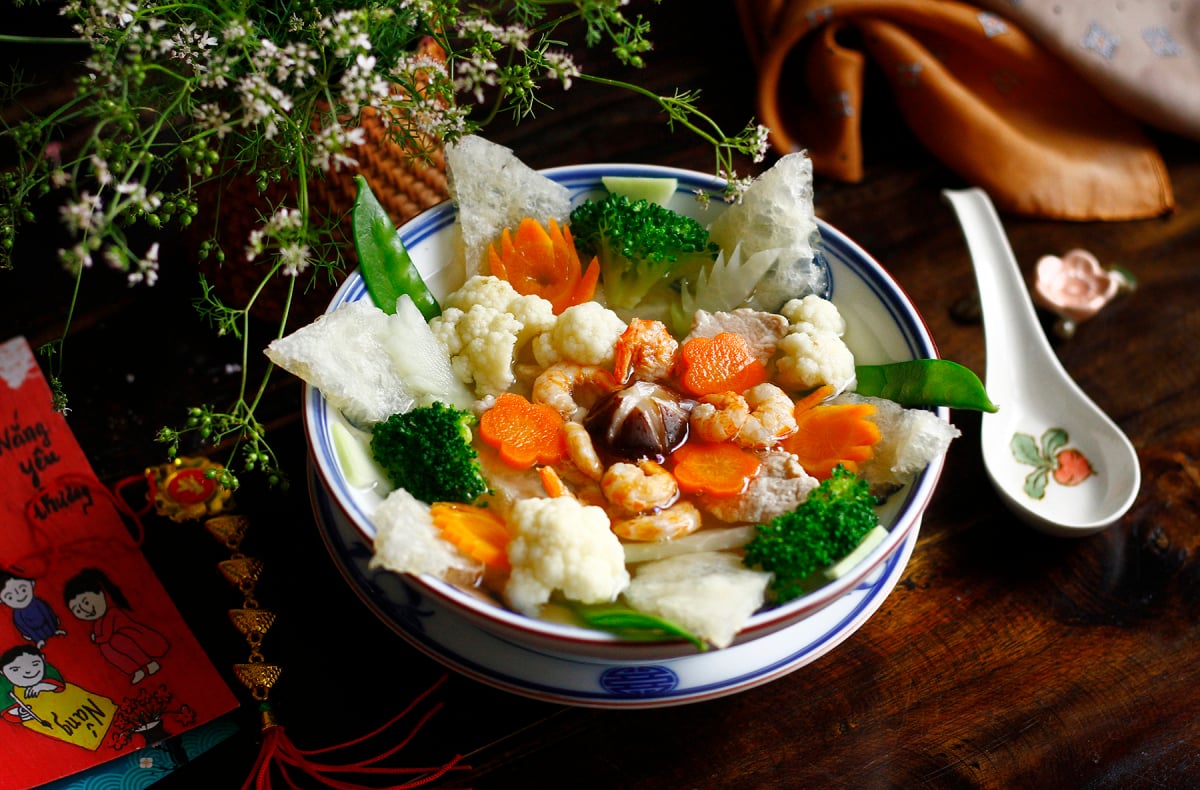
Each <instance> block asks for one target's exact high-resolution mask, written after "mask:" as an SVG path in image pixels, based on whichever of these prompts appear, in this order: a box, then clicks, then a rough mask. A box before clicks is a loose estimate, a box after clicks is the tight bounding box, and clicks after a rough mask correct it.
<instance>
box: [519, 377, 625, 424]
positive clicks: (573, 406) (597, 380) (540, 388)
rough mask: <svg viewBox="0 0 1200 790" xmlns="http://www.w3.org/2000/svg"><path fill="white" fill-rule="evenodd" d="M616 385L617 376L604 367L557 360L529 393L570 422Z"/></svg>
mask: <svg viewBox="0 0 1200 790" xmlns="http://www.w3.org/2000/svg"><path fill="white" fill-rule="evenodd" d="M616 388H617V382H616V379H614V378H613V375H612V374H611V373H609V372H608V371H607V370H605V369H604V368H602V367H599V366H597V365H580V364H577V363H575V362H556V363H554V364H553V365H551V366H550V367H548V368H546V369H545V370H543V371H542V372H541V374H540V375H538V377H537V378H536V379H535V380H534V382H533V390H532V392H531V393H530V394H531V400H533V402H534V403H545V404H548V405H550V406H553V407H554V408H555V409H556V410H557V411H558V413H559V414H561V415H562V416H563V419H564V420H566V421H567V422H579V421H581V420H582V419H583V418H584V416H585V415H586V414H587V410H588V408H590V407H591V406H592V404H593V403H595V402H596V401H597V400H599V399H600V398H601V397H603V396H604V395H607V394H608V393H610V392H612V391H613V390H614V389H616ZM585 395H586V396H587V399H586V400H585V401H584V403H582V404H581V403H580V402H579V401H580V400H583V396H585Z"/></svg>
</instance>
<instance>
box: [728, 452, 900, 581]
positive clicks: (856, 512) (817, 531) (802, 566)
mask: <svg viewBox="0 0 1200 790" xmlns="http://www.w3.org/2000/svg"><path fill="white" fill-rule="evenodd" d="M875 505H876V499H875V497H874V496H873V495H872V494H871V493H870V490H869V485H868V483H867V481H866V480H865V479H864V478H861V477H859V476H858V475H856V474H854V473H853V472H849V471H847V470H846V468H845V467H843V466H841V465H839V466H838V467H837V468H835V469H834V470H833V473H832V475H830V477H829V479H827V480H825V481H824V482H822V483H821V484H820V485H819V486H817V487H816V488H815V489H813V491H812V492H810V493H809V495H808V498H807V499H805V500H804V501H803V502H802V503H800V505H798V506H797V507H796V508H795V509H794V510H792V511H790V512H788V513H784V514H783V515H781V516H777V517H776V518H774V519H772V520H771V522H770V523H769V524H759V525H757V526H756V527H755V536H754V538H752V539H751V540H750V542H749V543H748V544H747V545H746V555H745V558H744V560H743V562H744V563H745V565H746V566H747V567H752V568H761V569H762V570H764V571H770V572H772V573H773V574H775V576H774V578H773V579H772V580H771V584H770V586H769V588H768V589H769V590H770V592H771V594H772V596H773V597H774V599H775V601H776V602H777V603H785V602H787V601H790V600H792V599H793V598H798V597H799V596H800V595H803V594H804V593H805V592H807V590H808V589H809V585H808V584H807V583H806V582H807V580H808V577H809V576H811V575H812V574H813V573H814V572H816V571H818V570H821V569H822V568H826V567H829V566H830V565H832V564H833V563H835V562H837V561H838V560H840V559H841V558H843V557H845V556H846V555H847V554H849V553H850V552H851V551H853V550H854V548H855V547H856V546H858V544H859V543H861V542H862V539H863V538H864V537H866V535H867V533H868V532H870V531H871V530H872V529H874V528H875V527H876V526H877V525H878V523H879V516H878V515H877V514H876V513H875Z"/></svg>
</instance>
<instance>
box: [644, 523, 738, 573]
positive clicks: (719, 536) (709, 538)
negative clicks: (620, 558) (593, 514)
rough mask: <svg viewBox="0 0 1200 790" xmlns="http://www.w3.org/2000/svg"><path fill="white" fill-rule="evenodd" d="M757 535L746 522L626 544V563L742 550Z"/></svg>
mask: <svg viewBox="0 0 1200 790" xmlns="http://www.w3.org/2000/svg"><path fill="white" fill-rule="evenodd" d="M753 537H754V525H753V524H746V525H743V526H740V527H712V528H710V529H702V530H700V531H699V532H693V533H692V534H691V535H684V536H683V537H682V538H675V539H674V540H664V541H660V542H656V543H626V544H624V546H625V562H627V563H629V564H631V565H632V564H634V563H638V562H651V561H653V560H664V559H666V558H667V557H677V556H679V555H680V554H694V553H696V552H699V551H727V550H729V549H740V548H741V547H742V546H745V545H746V544H747V543H749V542H750V539H751V538H753Z"/></svg>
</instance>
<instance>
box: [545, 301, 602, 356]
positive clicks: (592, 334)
mask: <svg viewBox="0 0 1200 790" xmlns="http://www.w3.org/2000/svg"><path fill="white" fill-rule="evenodd" d="M624 331H625V322H624V321H622V320H621V317H620V316H618V315H617V314H616V313H614V312H613V311H612V310H609V309H608V308H607V307H604V306H603V305H601V304H599V303H598V302H584V303H583V304H578V305H575V306H573V307H568V308H567V309H566V310H563V311H562V315H560V316H559V317H558V320H557V321H556V322H555V323H554V328H553V329H551V330H550V331H549V332H546V333H545V334H542V335H539V336H538V337H536V338H534V340H533V357H534V359H536V360H537V362H538V364H539V365H541V366H542V367H544V368H548V367H550V366H551V365H553V364H554V363H555V362H561V361H563V360H567V361H570V362H578V363H579V364H581V365H600V366H601V367H611V366H612V363H613V351H614V348H615V347H616V344H617V338H619V337H620V336H621V333H622V332H624Z"/></svg>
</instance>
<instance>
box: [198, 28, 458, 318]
mask: <svg viewBox="0 0 1200 790" xmlns="http://www.w3.org/2000/svg"><path fill="white" fill-rule="evenodd" d="M422 51H423V52H425V53H426V54H429V55H432V56H434V57H439V58H440V57H442V53H441V51H440V49H437V48H436V45H434V44H432V43H431V42H430V41H428V40H427V41H426V42H423V45H422ZM361 125H362V128H363V130H364V131H365V133H366V140H365V142H364V143H363V144H362V145H361V146H359V147H358V148H357V149H355V150H353V151H351V152H349V153H350V155H351V156H352V157H353V158H354V159H356V160H357V162H358V165H357V167H355V168H343V169H342V170H339V171H330V172H329V173H327V174H326V175H325V177H324V178H323V179H321V180H318V181H316V182H314V183H311V184H310V185H309V201H310V208H311V210H312V212H313V214H314V216H315V218H316V219H317V220H318V221H320V222H321V223H322V224H323V225H326V226H330V225H332V226H333V227H334V229H335V232H334V241H335V242H336V243H337V244H338V245H339V247H340V249H341V251H342V255H343V256H344V257H345V259H346V260H347V261H348V263H349V264H351V265H355V264H357V261H356V260H355V255H354V244H353V241H352V239H353V237H352V233H351V231H352V228H351V209H352V208H353V206H354V200H355V197H356V195H357V188H356V186H355V183H354V177H355V176H356V175H359V174H361V175H363V176H364V177H365V178H366V180H367V183H368V184H369V185H370V186H371V191H372V192H374V193H375V196H376V197H377V198H378V199H379V201H380V203H382V204H383V206H384V208H386V209H387V211H388V214H389V215H391V218H392V221H393V222H394V223H395V224H396V225H400V224H402V223H404V222H405V221H407V220H409V219H411V218H412V217H414V216H416V215H417V214H419V213H420V212H421V211H424V210H425V209H427V208H430V207H431V206H434V205H436V204H438V203H440V202H442V201H443V200H445V199H446V197H447V195H448V193H447V189H446V162H445V158H444V156H443V150H442V147H441V146H440V145H436V144H431V145H429V146H427V148H428V152H427V155H421V154H418V153H416V152H414V151H413V150H411V149H410V148H408V147H406V146H404V145H401V144H398V143H396V142H394V141H393V140H391V139H389V136H388V132H387V125H386V122H385V120H384V119H382V118H381V117H380V116H379V115H378V114H377V113H375V112H374V111H373V110H371V109H367V110H364V111H363V115H362V120H361ZM295 190H296V185H295V183H294V182H289V181H279V182H273V183H271V184H269V185H268V187H267V189H266V190H265V191H263V192H260V191H259V190H258V189H257V187H256V186H255V184H254V181H253V179H252V178H251V177H250V176H248V175H240V174H239V175H234V176H231V177H230V178H227V179H220V180H218V181H214V182H211V184H210V185H208V186H207V187H206V188H205V190H204V191H203V192H202V193H201V196H200V201H199V202H200V214H199V215H198V216H197V218H196V221H195V222H193V223H192V228H194V229H195V233H194V234H191V242H192V243H193V244H195V245H198V244H199V243H200V241H201V240H202V239H204V238H208V237H209V234H211V233H212V232H213V229H214V227H215V228H216V241H217V244H218V245H219V246H220V247H221V249H222V251H223V252H224V255H225V257H224V261H223V262H222V263H218V262H217V261H216V259H215V257H214V256H208V257H207V258H202V259H198V260H197V262H196V263H197V265H198V266H199V268H200V270H201V272H202V273H203V274H204V275H205V277H206V278H207V279H208V281H209V283H210V285H211V286H212V287H213V288H214V289H215V291H216V293H217V295H218V296H220V297H221V299H223V300H224V301H226V302H227V303H228V304H230V305H233V306H239V307H240V306H242V305H245V304H246V302H247V301H248V299H249V298H250V297H251V296H252V295H253V293H254V291H255V289H257V288H258V287H259V285H260V282H261V280H262V277H263V275H264V274H265V272H266V267H265V266H264V265H261V264H258V265H251V264H249V263H247V262H246V256H245V249H246V244H247V240H248V239H249V237H250V232H251V231H252V230H254V229H255V228H257V227H260V226H261V225H262V222H263V217H264V216H265V215H266V214H269V213H270V211H271V210H272V207H274V206H277V205H279V204H280V203H281V202H285V203H287V204H288V205H291V206H294V205H295V196H294V195H295ZM214 223H215V225H214ZM197 257H199V256H197ZM343 276H344V273H343ZM339 279H340V278H339ZM296 285H297V287H298V288H302V289H303V293H302V295H301V296H300V297H299V298H295V299H293V301H292V306H291V310H290V312H289V325H293V326H295V325H299V324H303V323H308V322H309V321H311V320H312V319H314V318H315V317H316V316H317V315H319V314H320V313H321V312H323V311H324V309H325V306H326V305H327V304H328V302H329V299H330V298H331V297H332V295H333V293H334V291H335V290H336V289H337V286H338V285H339V282H338V281H337V280H335V279H333V278H330V277H326V276H325V275H324V274H318V275H317V276H315V277H310V276H302V278H301V280H300V281H299V282H297V283H296ZM286 287H287V283H285V282H283V278H275V281H273V282H271V283H269V284H268V286H267V288H266V289H265V290H264V292H263V293H262V294H261V295H260V296H259V297H258V298H257V299H256V300H255V303H254V307H253V309H252V314H253V315H254V316H256V317H259V318H264V319H269V320H276V319H278V318H279V316H280V314H281V310H282V307H283V304H284V299H285V296H286Z"/></svg>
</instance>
